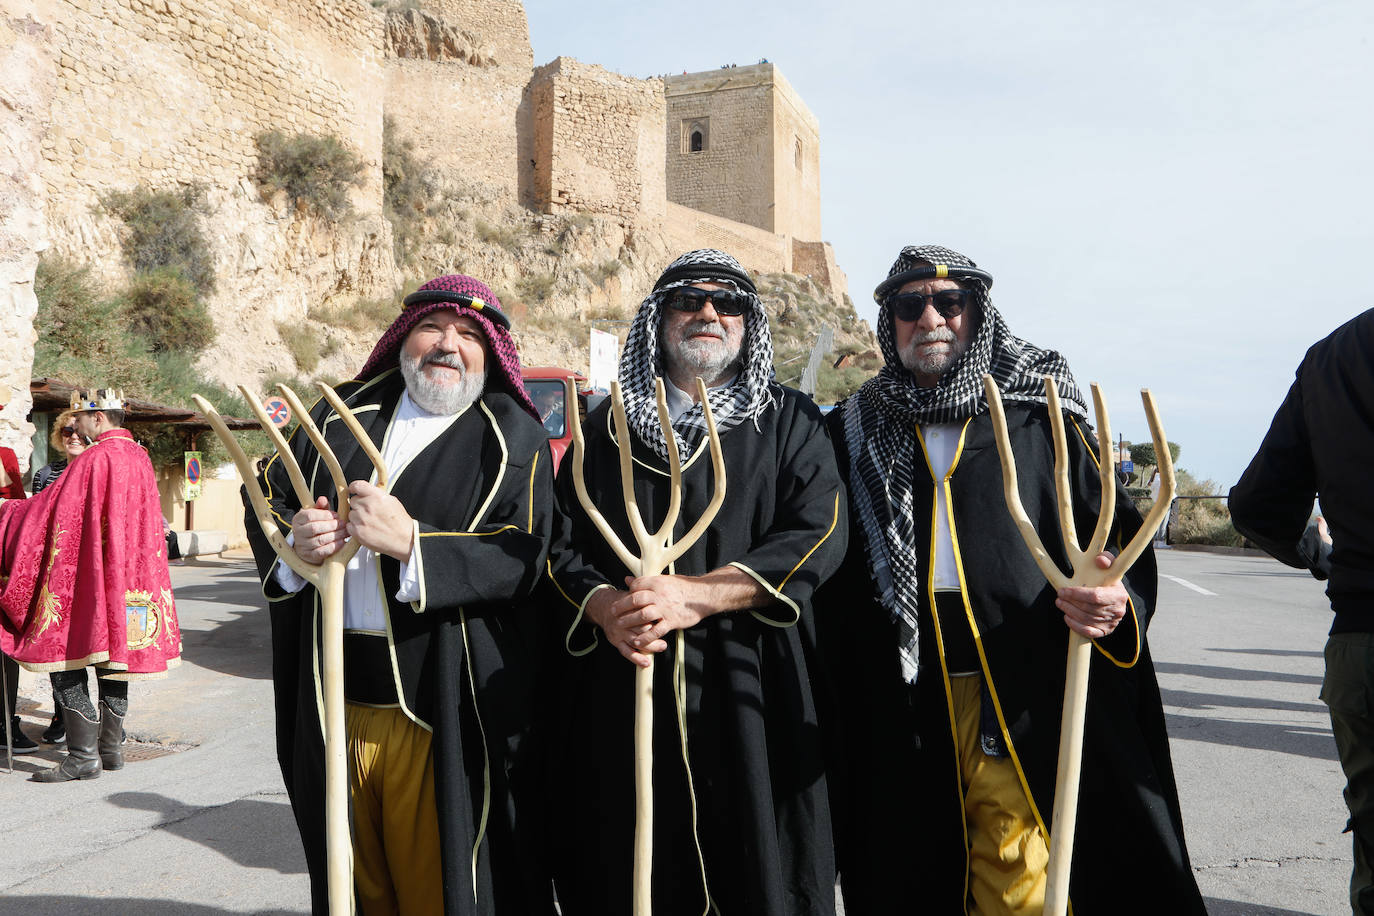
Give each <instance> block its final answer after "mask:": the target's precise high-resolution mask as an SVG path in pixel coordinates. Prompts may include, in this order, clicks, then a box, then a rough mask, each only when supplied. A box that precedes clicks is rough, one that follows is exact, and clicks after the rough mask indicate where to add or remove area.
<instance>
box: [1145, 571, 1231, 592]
mask: <svg viewBox="0 0 1374 916" xmlns="http://www.w3.org/2000/svg"><path fill="white" fill-rule="evenodd" d="M1159 577H1160V578H1161V579H1168V580H1169V581H1170V582H1177V583H1178V584H1179V585H1181V586H1183V587H1184V588H1191V589H1192V590H1193V591H1195V592H1197V593H1198V594H1199V595H1211V596H1212V597H1213V598H1215V597H1217V593H1216V592H1209V591H1207V589H1205V588H1203V587H1202V586H1201V585H1194V584H1193V583H1191V582H1189V581H1188V580H1187V579H1180V578H1179V577H1178V576H1166V575H1165V574H1164V573H1160V574H1159Z"/></svg>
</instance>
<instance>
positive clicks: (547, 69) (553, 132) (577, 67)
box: [528, 57, 667, 224]
mask: <svg viewBox="0 0 1374 916" xmlns="http://www.w3.org/2000/svg"><path fill="white" fill-rule="evenodd" d="M528 95H529V99H530V107H531V112H532V113H533V117H534V131H533V133H534V160H535V164H534V205H535V208H536V209H538V210H541V211H543V212H545V213H561V212H569V211H571V212H578V213H605V214H609V215H612V216H615V217H617V218H618V219H620V220H622V221H624V222H625V223H626V224H632V223H653V222H657V221H659V220H661V219H662V218H663V213H664V209H663V208H664V205H665V203H666V199H667V191H666V185H665V180H664V174H663V160H664V150H663V118H664V98H663V83H662V81H661V80H658V79H648V80H641V79H634V78H632V77H628V76H622V75H620V74H618V73H612V72H611V71H609V70H606V69H605V68H603V67H599V66H596V65H594V64H584V63H581V62H579V61H576V60H574V59H572V58H569V57H559V58H556V59H554V60H553V61H551V62H550V63H548V64H545V65H544V66H542V67H540V68H538V69H537V70H535V71H534V76H533V78H532V79H531V80H530V85H529V90H528Z"/></svg>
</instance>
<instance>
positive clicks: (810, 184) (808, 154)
mask: <svg viewBox="0 0 1374 916" xmlns="http://www.w3.org/2000/svg"><path fill="white" fill-rule="evenodd" d="M820 147H821V130H820V124H819V123H818V122H817V121H816V116H815V115H813V114H812V113H811V111H810V110H809V109H808V108H807V107H806V105H805V103H803V102H802V100H801V96H799V95H797V93H796V91H795V90H794V89H793V88H792V86H791V84H790V83H788V82H787V80H785V79H784V78H783V75H782V72H781V71H780V70H777V69H776V68H775V69H774V70H773V204H774V209H773V212H774V214H776V216H775V220H776V222H775V223H774V225H773V231H775V232H781V233H784V234H786V235H790V236H792V237H793V238H796V239H808V240H813V241H816V240H819V239H820V237H821V153H820Z"/></svg>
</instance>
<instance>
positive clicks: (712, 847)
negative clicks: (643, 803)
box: [551, 249, 847, 916]
mask: <svg viewBox="0 0 1374 916" xmlns="http://www.w3.org/2000/svg"><path fill="white" fill-rule="evenodd" d="M772 354H773V346H772V338H771V336H770V335H769V331H768V320H767V316H766V314H765V313H764V309H763V303H762V301H761V300H760V299H759V297H758V295H757V293H756V291H755V287H754V282H753V280H752V279H751V278H750V277H749V275H748V274H747V273H745V271H744V269H743V268H742V267H741V266H740V265H739V262H737V261H736V260H735V259H734V258H733V257H731V256H729V255H727V254H725V253H724V252H720V251H715V250H711V249H703V250H700V251H693V252H690V253H688V254H685V255H683V256H682V257H680V258H678V259H677V260H676V261H674V262H673V263H672V264H670V265H669V266H668V268H667V269H666V270H665V271H664V272H663V274H662V275H661V276H660V277H659V278H658V281H657V282H656V283H655V284H654V289H653V292H651V293H650V294H649V296H648V298H646V299H645V300H644V302H643V304H641V305H640V308H639V312H638V314H637V315H636V316H635V320H634V323H633V325H632V326H631V328H630V332H629V336H628V338H627V340H626V342H625V350H624V352H623V354H622V356H621V361H620V384H621V387H622V390H623V392H624V397H625V410H626V415H627V419H628V421H629V426H630V441H628V442H617V437H616V434H615V432H614V428H613V425H612V417H611V410H610V404H609V403H607V404H604V405H602V406H600V407H598V408H597V409H596V410H594V411H593V412H592V413H591V414H590V415H589V416H588V417H587V422H586V449H587V455H586V461H585V474H586V486H587V491H588V493H589V495H590V496H591V498H592V500H593V501H594V502H595V503H596V504H597V505H598V506H600V507H601V511H602V513H603V514H604V516H605V517H606V520H607V521H608V522H609V524H610V525H611V526H612V527H613V528H615V530H616V531H617V533H618V534H619V536H620V538H621V540H622V541H623V542H625V543H626V544H630V545H633V544H634V543H635V539H634V537H633V536H632V534H631V532H630V529H629V523H628V521H627V516H626V510H625V500H624V497H623V495H622V488H621V477H620V467H619V461H618V456H619V451H620V449H622V448H624V449H629V450H630V451H631V454H632V456H633V458H634V489H635V494H636V500H637V503H638V506H639V511H640V512H641V514H642V515H643V518H644V523H645V525H646V526H647V527H649V528H650V529H656V528H657V527H658V526H659V525H660V524H661V523H662V521H663V518H664V515H665V514H666V511H667V507H668V503H669V499H670V497H671V496H672V494H671V488H670V480H669V470H668V468H669V465H668V459H667V447H668V445H667V441H666V440H665V437H664V433H663V431H662V429H661V427H660V425H659V417H658V409H657V406H656V402H655V397H654V380H655V378H658V377H661V378H663V379H664V382H665V386H664V387H665V389H666V392H667V403H668V411H669V414H670V416H671V418H672V424H671V425H672V429H671V432H670V434H671V435H673V436H674V438H675V440H676V442H677V447H678V453H679V455H680V456H681V462H682V492H681V499H682V511H681V515H680V516H679V519H678V522H677V527H676V529H675V534H676V536H677V537H681V536H682V535H683V534H684V533H685V532H686V531H687V530H688V528H690V527H691V526H692V525H693V524H695V522H696V520H697V519H698V518H699V517H700V516H701V515H702V513H703V512H704V510H705V508H706V506H707V504H708V503H709V502H710V500H711V497H712V494H713V492H714V480H713V473H712V470H711V460H710V457H709V455H708V454H707V449H708V443H707V440H706V431H705V421H704V411H703V408H702V405H701V404H700V403H698V401H697V398H698V395H697V391H696V384H695V379H697V378H700V379H702V380H703V381H704V382H705V383H706V385H707V386H708V392H707V400H708V401H709V403H710V407H711V413H712V415H713V416H714V418H715V421H716V426H717V429H718V430H719V433H720V440H721V447H722V451H723V453H724V459H725V466H726V474H725V477H726V480H727V481H728V489H727V495H726V498H725V504H724V506H723V507H722V508H721V510H720V512H719V514H717V515H716V517H715V519H714V521H713V523H712V524H711V526H710V528H709V529H708V530H707V531H706V532H705V534H704V535H703V536H702V537H701V538H700V539H698V540H697V541H696V542H695V543H694V545H693V546H692V547H691V548H690V549H689V550H688V551H687V553H686V554H685V555H684V556H683V557H682V558H681V559H680V560H678V561H677V563H676V564H675V565H674V567H673V569H672V571H671V573H670V574H666V575H661V576H645V577H640V578H632V577H630V576H629V574H628V571H627V570H626V568H625V566H624V564H623V563H622V562H621V561H620V560H619V559H618V558H617V557H616V555H615V554H614V553H613V551H612V550H611V548H610V547H609V546H608V545H607V544H606V543H605V541H604V539H603V538H602V537H601V535H600V534H599V533H598V532H597V531H596V529H595V527H594V526H593V525H592V523H591V521H590V520H589V519H588V517H587V514H586V512H585V511H584V510H583V509H582V506H581V504H580V502H579V501H578V499H577V497H576V495H575V494H574V492H573V482H572V478H573V474H571V473H569V472H568V471H567V470H565V471H564V473H563V474H561V475H560V476H559V478H558V483H557V486H558V489H559V500H560V503H561V505H562V506H563V508H564V510H565V511H566V512H567V513H568V514H569V516H570V517H571V521H572V528H571V532H570V537H569V538H568V539H567V540H566V541H565V542H564V543H563V545H562V546H563V547H564V548H565V549H564V550H560V551H557V552H556V553H557V557H556V559H555V562H554V565H553V568H552V570H551V576H552V578H553V581H554V583H556V585H557V592H556V593H557V594H559V595H561V597H559V598H556V599H555V600H556V601H557V602H558V603H559V604H561V605H562V606H563V608H564V610H565V611H566V612H567V618H566V624H570V625H571V626H570V627H567V628H566V634H560V638H562V639H564V640H565V643H564V644H565V645H566V646H567V648H568V649H569V655H568V656H567V658H566V660H565V665H564V668H563V671H562V672H561V673H560V674H561V676H560V681H559V685H560V690H559V698H560V704H561V705H560V708H559V710H558V713H559V715H558V716H557V719H558V721H560V722H562V723H566V729H567V731H566V733H565V735H564V736H563V739H564V740H563V742H562V746H565V747H568V748H569V749H570V750H571V752H570V753H568V754H567V755H566V757H565V759H563V760H561V761H560V765H559V768H558V773H559V777H560V778H559V780H558V789H559V791H558V792H557V794H556V796H555V799H554V805H555V809H556V810H557V812H558V814H559V816H560V819H561V820H562V822H563V823H565V824H568V825H576V827H575V829H567V830H564V831H562V838H561V839H560V841H559V843H560V848H558V849H556V850H555V853H554V855H553V856H552V857H551V858H552V861H554V862H555V864H556V868H557V869H558V871H557V873H556V875H555V880H556V883H557V888H558V899H559V903H560V905H561V906H562V908H563V912H564V913H565V914H568V916H585V914H595V916H603V914H628V913H629V912H630V903H631V887H632V885H631V865H632V862H633V856H632V852H633V848H634V847H633V838H634V808H635V782H634V775H633V763H634V749H633V745H632V741H631V739H632V735H633V720H634V713H633V696H634V693H633V690H634V680H635V678H634V671H635V665H647V664H648V663H649V659H650V658H651V657H652V658H653V659H654V665H653V667H654V682H655V687H654V705H655V711H654V719H655V723H656V724H655V728H654V806H655V810H654V844H655V845H654V863H655V865H654V872H653V908H654V912H655V913H661V914H687V913H702V912H705V911H706V910H707V909H708V908H711V909H712V911H713V912H714V911H715V908H712V907H711V903H714V905H715V907H718V909H719V911H720V912H725V913H750V914H763V916H820V914H827V916H829V914H833V913H834V912H835V896H834V884H835V869H834V861H833V855H832V852H831V839H830V816H829V808H828V801H827V790H826V782H825V777H824V766H823V762H822V749H821V744H820V738H819V730H818V729H819V724H818V721H817V718H816V703H815V700H814V695H813V689H814V688H813V681H812V677H811V675H812V671H813V670H814V665H815V655H814V653H815V632H814V621H813V619H812V614H811V595H812V592H813V591H814V590H815V588H816V586H817V585H819V584H820V583H821V582H822V581H824V580H825V579H826V578H827V577H828V576H829V575H830V574H831V573H832V572H833V571H834V569H835V567H836V565H837V564H838V563H839V560H840V558H841V557H842V556H843V554H844V546H845V535H846V532H847V527H846V523H845V521H844V504H843V503H844V501H843V498H842V492H841V487H840V482H839V476H838V473H837V471H836V468H835V460H834V454H833V450H832V449H831V448H830V445H829V443H828V442H827V441H826V439H825V434H824V429H823V426H822V422H821V416H820V412H819V411H818V410H817V408H816V406H815V404H813V403H812V402H811V400H810V399H809V398H807V397H806V396H805V395H803V394H801V393H800V392H797V391H793V390H791V389H787V388H783V387H781V386H780V385H778V384H777V383H776V382H774V381H773V380H772V379H773V365H772V362H773V357H772ZM565 467H566V466H565ZM574 549H575V550H576V551H580V554H581V556H572V555H571V554H570V553H569V551H571V550H574ZM631 549H633V548H631ZM565 599H566V600H565Z"/></svg>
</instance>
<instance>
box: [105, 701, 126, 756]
mask: <svg viewBox="0 0 1374 916" xmlns="http://www.w3.org/2000/svg"><path fill="white" fill-rule="evenodd" d="M100 763H101V765H102V766H104V767H105V769H107V770H118V769H122V768H123V766H124V717H123V716H117V715H115V714H114V711H113V710H111V709H110V707H109V705H108V704H107V703H106V702H105V701H104V700H101V701H100Z"/></svg>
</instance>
